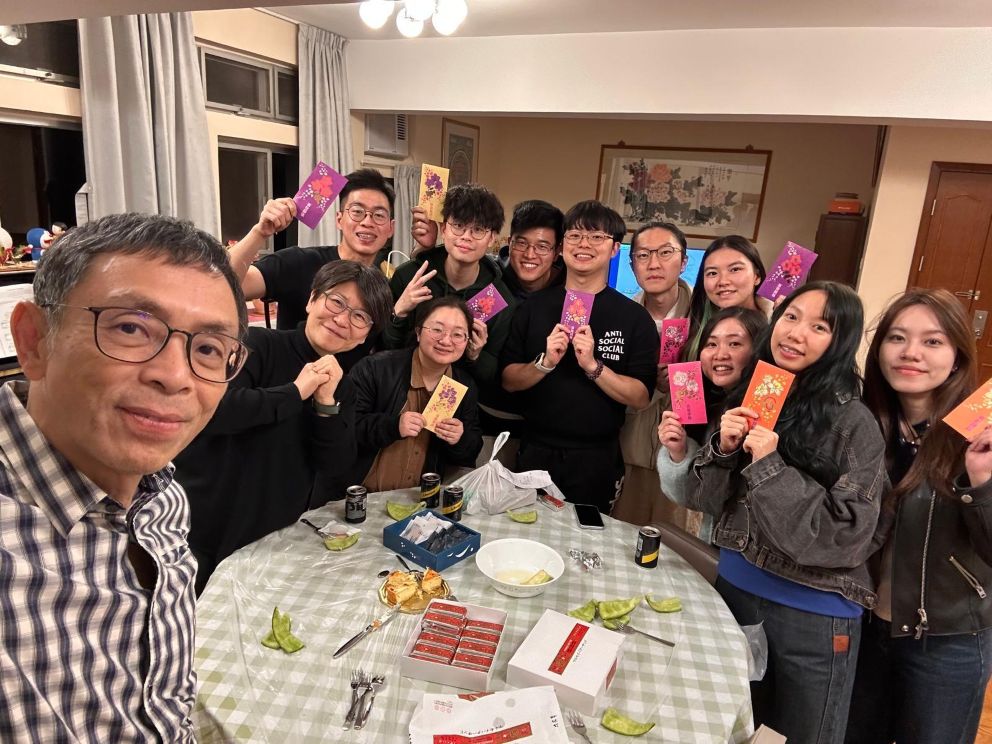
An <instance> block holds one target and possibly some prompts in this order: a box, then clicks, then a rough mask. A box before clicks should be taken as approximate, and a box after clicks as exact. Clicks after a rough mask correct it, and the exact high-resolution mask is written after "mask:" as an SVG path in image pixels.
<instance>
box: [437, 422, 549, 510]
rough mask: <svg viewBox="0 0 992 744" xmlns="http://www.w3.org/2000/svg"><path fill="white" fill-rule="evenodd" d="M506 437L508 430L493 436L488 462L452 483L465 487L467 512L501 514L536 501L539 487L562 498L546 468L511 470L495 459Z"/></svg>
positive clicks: (508, 436)
mask: <svg viewBox="0 0 992 744" xmlns="http://www.w3.org/2000/svg"><path fill="white" fill-rule="evenodd" d="M509 438H510V432H508V431H504V432H502V433H501V434H500V435H499V436H498V437H496V442H495V444H494V445H493V454H492V455H491V456H490V457H489V462H487V463H486V464H485V465H483V466H482V467H481V468H476V469H475V470H473V471H472V472H471V473H466V474H465V475H463V476H462V477H461V478H459V479H458V480H456V481H455V482H454V483H453V484H452V485H454V486H461V487H462V488H464V489H465V511H466V512H467V513H468V514H483V513H484V514H502V513H503V512H505V511H506V510H507V509H520V508H521V507H524V506H531V505H532V504H535V503H537V489H538V488H543V489H545V490H546V491H548V492H549V493H550V494H552V495H553V496H556V497H558V498H560V499H562V500H564V498H565V497H564V496H563V495H562V493H561V491H559V490H558V487H557V486H556V485H555V484H554V483H553V482H552V480H551V476H550V475H548V472H547V471H546V470H529V471H527V472H526V473H514V472H513V471H511V470H508V469H507V467H506V466H505V465H503V463H501V462H500V461H499V460H497V459H496V454H497V453H498V452H499V451H500V448H502V446H503V445H504V444H506V440H507V439H509Z"/></svg>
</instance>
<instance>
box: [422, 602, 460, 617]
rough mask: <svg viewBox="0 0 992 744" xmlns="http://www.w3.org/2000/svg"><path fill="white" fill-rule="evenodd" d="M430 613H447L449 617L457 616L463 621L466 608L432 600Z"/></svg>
mask: <svg viewBox="0 0 992 744" xmlns="http://www.w3.org/2000/svg"><path fill="white" fill-rule="evenodd" d="M431 612H447V613H449V614H451V615H458V616H459V617H460V618H462V619H464V618H465V616H466V615H467V614H468V608H466V607H464V606H463V605H457V604H451V603H450V602H439V601H437V600H434V601H433V602H431Z"/></svg>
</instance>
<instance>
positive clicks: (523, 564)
mask: <svg viewBox="0 0 992 744" xmlns="http://www.w3.org/2000/svg"><path fill="white" fill-rule="evenodd" d="M475 565H476V566H478V568H479V570H480V571H481V572H482V573H483V575H484V576H485V577H486V578H487V579H489V583H490V584H492V585H493V588H494V589H496V591H499V592H502V593H503V594H507V595H509V596H511V597H536V596H537V595H538V594H543V593H544V590H545V589H547V588H548V587H549V586H551V585H552V584H554V583H555V582H556V581H558V579H560V578H561V575H562V574H563V573H565V561H563V560H562V558H561V556H560V555H558V553H556V552H555V551H554V550H552V549H551V548H549V547H548V546H547V545H545V544H543V543H539V542H535V541H534V540H523V539H521V538H517V537H511V538H507V539H506V540H493V541H492V542H491V543H486V544H485V545H483V546H482V547H481V548H479V552H478V553H476V554H475ZM541 570H544V571H547V572H548V573H549V574H551V576H552V579H551V581H546V582H544V583H543V584H533V585H529V584H521V583H519V582H521V581H526V580H527V579H528V578H529V577H531V576H533V575H534V574H536V573H537V572H538V571H541Z"/></svg>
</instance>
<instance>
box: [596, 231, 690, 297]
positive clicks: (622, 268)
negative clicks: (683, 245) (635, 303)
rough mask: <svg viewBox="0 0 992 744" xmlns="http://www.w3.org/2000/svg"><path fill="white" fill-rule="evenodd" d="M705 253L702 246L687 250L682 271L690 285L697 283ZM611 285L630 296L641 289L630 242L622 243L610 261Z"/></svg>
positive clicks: (683, 276)
mask: <svg viewBox="0 0 992 744" xmlns="http://www.w3.org/2000/svg"><path fill="white" fill-rule="evenodd" d="M703 253H704V251H703V249H702V248H690V249H688V250H687V251H686V262H685V271H683V272H682V278H683V279H684V280H685V282H686V284H688V285H689V286H690V287H692V286H693V285H694V284H695V283H696V275H697V274H698V273H699V265H700V263H702V261H703ZM610 286H611V287H613V288H614V289H615V290H616V291H617V292H620V293H621V294H624V295H627V297H630V298H633V297H634V295H636V294H637V293H638V292H640V291H641V288H640V287H639V286H637V280H636V279H635V278H634V270H633V269H632V268H631V267H630V244H629V243H621V244H620V251H619V252H618V253H617V255H616V256H614V257H613V259H612V260H611V261H610Z"/></svg>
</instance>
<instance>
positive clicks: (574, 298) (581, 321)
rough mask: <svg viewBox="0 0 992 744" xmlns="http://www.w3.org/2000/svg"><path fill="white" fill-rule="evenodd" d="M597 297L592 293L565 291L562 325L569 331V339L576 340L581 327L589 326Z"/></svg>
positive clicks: (573, 290)
mask: <svg viewBox="0 0 992 744" xmlns="http://www.w3.org/2000/svg"><path fill="white" fill-rule="evenodd" d="M595 299H596V295H594V294H592V293H591V292H579V291H578V290H575V289H566V290H565V302H564V304H563V305H562V308H561V324H562V325H563V326H565V327H566V328H567V329H568V337H569V338H575V332H576V331H577V330H579V326H584V325H589V319H590V318H591V317H592V303H593V302H594V301H595Z"/></svg>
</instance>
